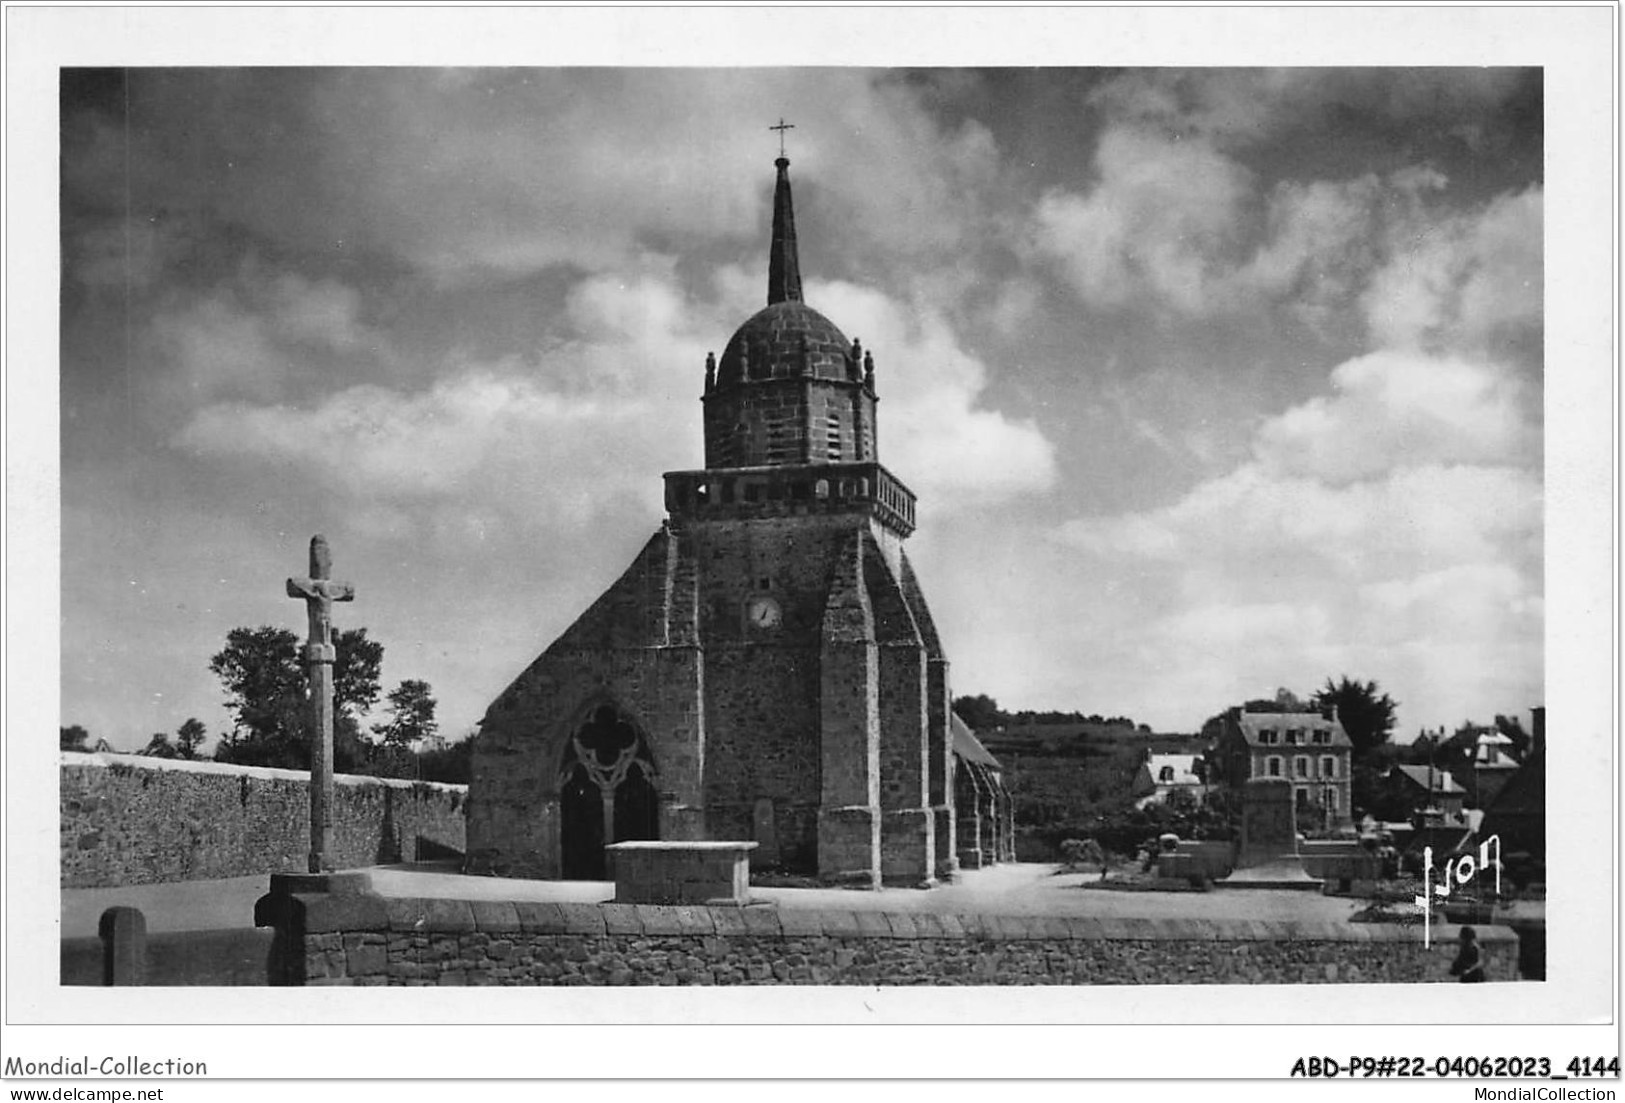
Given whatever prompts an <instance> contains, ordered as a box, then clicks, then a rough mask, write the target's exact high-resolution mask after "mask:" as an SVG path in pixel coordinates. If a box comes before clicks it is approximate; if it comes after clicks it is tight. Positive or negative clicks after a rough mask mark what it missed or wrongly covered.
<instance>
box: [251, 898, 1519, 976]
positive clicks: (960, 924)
mask: <svg viewBox="0 0 1625 1103" xmlns="http://www.w3.org/2000/svg"><path fill="white" fill-rule="evenodd" d="M261 904H262V911H261V913H260V914H261V916H262V921H263V922H267V923H272V924H274V925H276V926H277V927H278V940H277V941H278V945H279V946H282V947H284V948H285V949H286V951H287V955H288V956H285V957H284V958H283V960H282V962H281V965H280V966H279V972H278V975H279V976H280V978H281V980H282V982H283V983H291V984H301V983H303V984H313V985H385V984H388V985H468V984H472V985H640V984H641V985H760V984H825V985H833V984H859V985H910V984H933V985H934V984H943V985H965V984H1001V985H1003V984H1010V985H1016V984H1043V985H1073V984H1190V983H1203V984H1304V983H1309V984H1327V983H1394V982H1416V981H1439V982H1452V981H1453V980H1454V978H1452V977H1451V976H1450V975H1449V965H1450V961H1451V959H1452V957H1453V955H1454V952H1455V940H1456V928H1454V927H1448V926H1439V927H1436V928H1435V929H1434V932H1433V934H1434V942H1433V945H1432V947H1431V948H1424V947H1423V945H1422V937H1421V932H1420V930H1419V929H1417V928H1413V927H1385V926H1377V925H1350V924H1335V923H1319V924H1315V923H1272V922H1252V921H1229V922H1225V921H1218V920H1107V919H1081V918H1057V917H1032V916H1028V917H1010V916H992V915H967V916H952V915H931V914H924V913H903V912H899V913H883V912H874V911H856V912H841V911H802V910H789V909H786V910H782V911H781V910H778V909H775V908H773V907H757V906H752V907H745V908H725V907H717V908H713V907H699V906H693V907H689V906H660V905H642V904H638V905H634V904H602V905H599V904H543V903H523V902H521V903H501V902H495V901H482V900H474V901H460V900H413V899H394V898H385V897H379V896H373V895H370V894H356V895H339V894H333V895H325V894H322V895H292V896H286V897H281V898H276V897H267V898H265V899H264V900H262V901H261ZM1480 944H1481V946H1482V947H1483V950H1484V956H1485V963H1486V969H1487V972H1488V975H1489V978H1490V979H1491V980H1492V981H1510V980H1516V979H1517V978H1518V972H1517V952H1518V940H1517V937H1516V936H1515V935H1514V934H1512V932H1511V931H1509V930H1506V929H1504V928H1488V927H1487V928H1481V929H1480ZM301 951H302V957H294V956H291V955H296V954H299V953H300V952H301Z"/></svg>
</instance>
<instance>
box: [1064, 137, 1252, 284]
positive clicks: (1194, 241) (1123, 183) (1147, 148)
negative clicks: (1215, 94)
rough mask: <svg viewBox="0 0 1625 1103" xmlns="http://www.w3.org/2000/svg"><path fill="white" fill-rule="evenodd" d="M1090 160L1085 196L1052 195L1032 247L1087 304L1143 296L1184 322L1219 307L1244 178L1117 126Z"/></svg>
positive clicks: (1198, 154)
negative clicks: (1091, 180)
mask: <svg viewBox="0 0 1625 1103" xmlns="http://www.w3.org/2000/svg"><path fill="white" fill-rule="evenodd" d="M1095 161H1096V167H1097V170H1098V172H1099V180H1098V182H1097V183H1096V185H1095V186H1094V187H1093V188H1092V189H1090V190H1089V192H1088V194H1086V195H1077V194H1072V193H1069V192H1065V191H1061V190H1056V191H1052V192H1050V193H1049V194H1047V195H1045V196H1044V198H1043V199H1042V200H1041V201H1040V202H1039V205H1038V208H1037V211H1036V213H1035V219H1034V222H1035V225H1034V234H1035V240H1034V242H1033V248H1034V249H1036V251H1037V252H1038V253H1039V254H1040V255H1042V256H1047V257H1050V258H1053V259H1055V260H1057V261H1059V262H1060V264H1061V267H1062V271H1063V272H1064V273H1065V275H1066V277H1067V278H1068V279H1069V280H1070V282H1071V283H1072V285H1073V287H1074V288H1076V290H1077V292H1078V294H1079V296H1080V297H1081V298H1082V299H1083V300H1084V301H1085V302H1087V303H1089V304H1090V305H1092V306H1098V307H1108V308H1122V307H1127V306H1130V305H1139V304H1143V303H1144V302H1145V300H1146V298H1147V297H1148V296H1149V297H1150V298H1151V299H1152V300H1153V301H1155V302H1160V303H1166V304H1168V305H1170V306H1173V307H1174V308H1176V309H1178V310H1180V311H1182V312H1184V313H1187V314H1194V315H1201V314H1205V313H1208V312H1209V311H1211V310H1213V309H1215V308H1217V307H1218V306H1220V305H1221V303H1220V302H1218V301H1216V296H1219V295H1222V294H1223V289H1222V288H1221V287H1220V286H1218V285H1219V281H1220V279H1221V277H1222V276H1223V275H1224V274H1225V272H1224V269H1225V267H1226V264H1225V262H1226V258H1227V257H1228V256H1229V254H1230V253H1231V252H1232V250H1233V249H1234V248H1235V246H1236V244H1237V241H1238V237H1239V229H1240V225H1239V223H1240V220H1241V218H1242V215H1243V210H1244V206H1245V204H1246V203H1247V201H1248V199H1249V196H1250V194H1251V190H1252V184H1251V179H1250V174H1249V173H1248V172H1247V171H1246V170H1245V169H1243V168H1242V167H1241V166H1240V165H1238V164H1236V163H1235V162H1234V161H1231V160H1229V159H1228V158H1226V157H1224V156H1222V155H1221V154H1219V153H1218V152H1217V151H1215V150H1214V149H1213V148H1212V147H1211V146H1209V145H1207V144H1206V143H1204V142H1201V141H1198V140H1193V141H1179V140H1177V139H1168V138H1163V137H1160V136H1156V135H1153V134H1150V133H1146V132H1142V131H1137V130H1128V129H1121V128H1118V129H1112V130H1108V131H1107V132H1106V133H1105V134H1104V135H1102V137H1101V139H1100V144H1099V147H1098V149H1097V150H1096V154H1095Z"/></svg>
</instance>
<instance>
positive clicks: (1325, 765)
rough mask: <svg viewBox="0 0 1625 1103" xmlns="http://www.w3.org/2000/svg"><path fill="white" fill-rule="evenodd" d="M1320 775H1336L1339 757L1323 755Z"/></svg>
mask: <svg viewBox="0 0 1625 1103" xmlns="http://www.w3.org/2000/svg"><path fill="white" fill-rule="evenodd" d="M1320 776H1321V777H1336V776H1337V759H1335V758H1333V757H1332V756H1331V755H1322V756H1321V759H1320Z"/></svg>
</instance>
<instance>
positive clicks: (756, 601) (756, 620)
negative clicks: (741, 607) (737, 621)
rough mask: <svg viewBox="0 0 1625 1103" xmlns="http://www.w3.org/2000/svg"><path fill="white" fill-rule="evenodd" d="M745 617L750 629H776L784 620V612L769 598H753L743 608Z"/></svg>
mask: <svg viewBox="0 0 1625 1103" xmlns="http://www.w3.org/2000/svg"><path fill="white" fill-rule="evenodd" d="M745 616H746V618H747V619H748V620H749V621H750V625H751V627H752V628H763V629H767V628H777V627H778V626H779V621H781V620H782V619H784V610H782V609H780V608H779V603H778V602H777V601H775V600H774V599H773V598H770V597H753V598H751V599H750V602H749V603H748V604H747V605H746V606H745Z"/></svg>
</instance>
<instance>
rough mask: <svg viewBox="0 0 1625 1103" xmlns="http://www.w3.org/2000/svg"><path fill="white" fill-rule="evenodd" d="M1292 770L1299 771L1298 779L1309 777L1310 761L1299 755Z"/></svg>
mask: <svg viewBox="0 0 1625 1103" xmlns="http://www.w3.org/2000/svg"><path fill="white" fill-rule="evenodd" d="M1292 768H1293V769H1294V770H1295V771H1297V776H1298V777H1308V776H1309V760H1308V759H1307V758H1305V757H1304V756H1303V755H1299V756H1298V757H1297V759H1296V760H1294V761H1293V763H1292Z"/></svg>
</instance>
